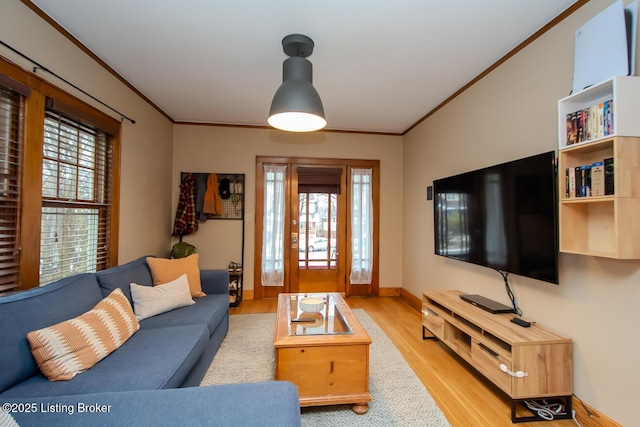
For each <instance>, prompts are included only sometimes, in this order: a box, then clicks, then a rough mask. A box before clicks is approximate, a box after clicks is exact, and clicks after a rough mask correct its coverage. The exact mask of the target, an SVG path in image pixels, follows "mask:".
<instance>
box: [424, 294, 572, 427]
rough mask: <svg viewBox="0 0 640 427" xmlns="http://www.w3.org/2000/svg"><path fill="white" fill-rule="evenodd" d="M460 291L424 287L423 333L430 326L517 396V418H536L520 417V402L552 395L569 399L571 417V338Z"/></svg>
mask: <svg viewBox="0 0 640 427" xmlns="http://www.w3.org/2000/svg"><path fill="white" fill-rule="evenodd" d="M460 295H462V292H460V291H425V292H423V294H422V326H423V336H424V331H425V329H426V330H428V331H429V332H430V333H431V334H432V335H434V336H435V337H436V338H438V339H439V340H440V341H441V342H442V343H443V344H445V345H447V346H448V347H449V348H450V349H451V350H453V351H454V352H455V353H456V354H457V355H458V356H460V357H461V358H462V359H464V360H465V361H466V362H467V363H469V364H470V365H471V366H472V367H474V368H475V369H476V370H478V372H480V373H481V374H482V375H484V376H485V377H486V378H487V379H488V380H489V381H491V382H492V383H494V384H495V385H496V386H497V387H498V388H500V389H501V390H502V391H504V392H505V393H506V394H507V395H508V396H509V397H510V398H511V400H512V421H513V422H521V421H531V420H532V419H531V418H530V417H525V418H516V415H515V414H516V411H515V405H516V402H519V401H523V400H529V399H543V398H552V397H555V398H560V399H564V400H565V401H566V402H567V412H568V414H567V415H568V417H569V418H571V396H572V394H573V344H572V341H571V339H569V338H566V337H563V336H561V335H559V334H558V333H556V332H553V331H551V330H549V329H546V328H544V327H542V326H539V325H537V324H534V325H532V326H531V327H529V328H524V327H522V326H518V325H516V324H514V323H512V322H511V318H512V317H514V315H513V314H491V313H489V312H487V311H484V310H482V309H481V308H478V307H476V306H474V305H472V304H470V303H468V302H465V301H463V300H462V299H460ZM501 366H503V367H504V368H502V367H501ZM507 371H510V372H511V373H513V375H516V376H513V375H512V374H510V373H509V372H507ZM556 419H558V418H556Z"/></svg>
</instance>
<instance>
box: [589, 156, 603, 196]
mask: <svg viewBox="0 0 640 427" xmlns="http://www.w3.org/2000/svg"><path fill="white" fill-rule="evenodd" d="M591 195H592V196H604V161H603V162H596V163H594V164H592V165H591Z"/></svg>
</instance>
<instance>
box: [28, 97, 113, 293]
mask: <svg viewBox="0 0 640 427" xmlns="http://www.w3.org/2000/svg"><path fill="white" fill-rule="evenodd" d="M111 167H112V151H111V147H110V144H109V138H108V137H107V135H106V133H105V132H102V131H100V130H97V129H95V128H92V127H90V126H88V125H85V124H82V123H81V122H79V121H76V120H73V119H71V118H69V117H66V116H64V115H62V114H59V113H58V112H55V111H51V110H47V111H46V112H45V123H44V146H43V164H42V219H41V236H40V242H41V243H40V285H45V284H47V283H50V282H52V281H54V280H57V279H60V278H62V277H67V276H69V275H72V274H77V273H84V272H95V271H98V270H102V269H105V268H107V267H108V263H109V258H108V255H109V241H110V239H109V236H110V215H109V211H110V205H111V188H110V182H111V179H110V175H111Z"/></svg>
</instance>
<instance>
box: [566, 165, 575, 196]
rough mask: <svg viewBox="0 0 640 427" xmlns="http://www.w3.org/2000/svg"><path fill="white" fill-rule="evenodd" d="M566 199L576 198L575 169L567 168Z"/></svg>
mask: <svg viewBox="0 0 640 427" xmlns="http://www.w3.org/2000/svg"><path fill="white" fill-rule="evenodd" d="M566 175H567V186H568V188H567V197H576V170H575V168H567V170H566Z"/></svg>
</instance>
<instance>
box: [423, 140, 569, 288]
mask: <svg viewBox="0 0 640 427" xmlns="http://www.w3.org/2000/svg"><path fill="white" fill-rule="evenodd" d="M555 159H556V157H555V152H553V151H550V152H547V153H543V154H539V155H535V156H531V157H527V158H523V159H519V160H514V161H510V162H506V163H502V164H498V165H495V166H491V167H487V168H484V169H479V170H475V171H471V172H466V173H462V174H459V175H455V176H451V177H448V178H443V179H438V180H436V181H434V183H433V193H434V204H433V206H434V230H435V233H434V237H435V239H434V241H435V253H436V254H437V255H442V256H445V257H448V258H453V259H457V260H460V261H466V262H470V263H473V264H478V265H482V266H485V267H489V268H493V269H495V270H498V271H500V272H504V273H513V274H517V275H520V276H525V277H530V278H533V279H538V280H542V281H545V282H550V283H555V284H558V215H557V200H558V199H557V197H556V194H557V183H556V163H555V162H556V160H555Z"/></svg>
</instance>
